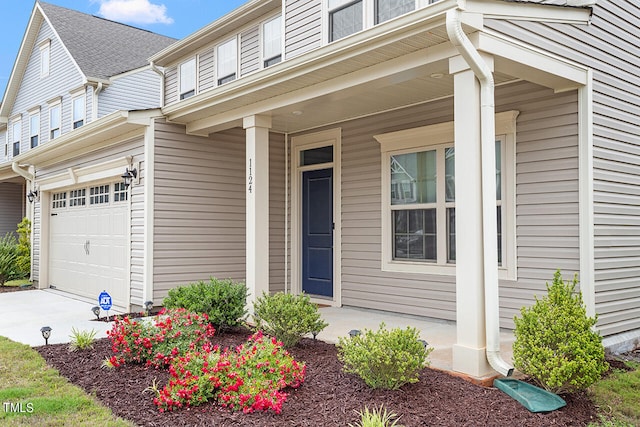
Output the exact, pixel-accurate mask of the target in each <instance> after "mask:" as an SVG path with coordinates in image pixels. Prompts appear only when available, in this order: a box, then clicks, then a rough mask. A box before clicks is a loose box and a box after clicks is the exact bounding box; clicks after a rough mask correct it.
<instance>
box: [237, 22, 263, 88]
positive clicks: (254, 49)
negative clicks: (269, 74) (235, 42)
mask: <svg viewBox="0 0 640 427" xmlns="http://www.w3.org/2000/svg"><path fill="white" fill-rule="evenodd" d="M260 68H261V67H260V30H259V27H257V26H256V27H252V28H250V29H248V30H247V31H244V32H243V33H242V34H240V76H244V75H247V74H249V73H251V72H253V71H257V70H259V69H260Z"/></svg>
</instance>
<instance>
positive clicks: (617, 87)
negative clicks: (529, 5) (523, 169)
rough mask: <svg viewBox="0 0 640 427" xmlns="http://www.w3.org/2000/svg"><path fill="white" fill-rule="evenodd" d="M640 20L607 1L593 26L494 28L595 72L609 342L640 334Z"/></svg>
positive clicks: (598, 256) (633, 6) (598, 244)
mask: <svg viewBox="0 0 640 427" xmlns="http://www.w3.org/2000/svg"><path fill="white" fill-rule="evenodd" d="M639 19H640V4H638V2H636V1H633V0H607V1H599V2H598V3H597V4H596V5H595V6H594V8H593V16H592V20H591V24H590V25H588V26H573V25H560V24H540V23H530V22H515V21H514V22H497V21H490V22H488V23H487V24H488V26H489V27H490V28H492V29H494V30H497V31H499V32H501V33H505V34H509V35H511V36H512V37H515V38H517V39H520V40H522V41H524V42H526V43H529V44H533V45H535V46H538V47H541V48H543V49H545V50H548V51H550V52H553V53H555V54H558V55H561V56H564V57H566V58H568V59H570V60H572V61H575V62H577V63H580V64H583V65H586V66H588V67H590V68H592V69H593V157H594V159H593V175H594V182H593V186H594V214H595V224H594V233H595V248H594V249H595V292H596V295H595V301H596V312H597V313H598V314H599V318H598V327H599V329H600V331H601V333H602V334H603V335H605V336H606V335H612V334H616V333H619V332H623V331H627V330H633V329H639V328H640V258H639V257H638V254H640V220H639V218H640V202H639V200H640V199H639V198H638V196H639V195H640V172H639V171H640V168H639V166H640V150H638V135H640V125H639V123H640V121H639V116H640V68H639V67H638V58H639V57H640V31H638V24H637V22H638V20H639ZM567 40H569V41H571V43H570V44H565V45H563V44H560V43H559V42H562V41H567Z"/></svg>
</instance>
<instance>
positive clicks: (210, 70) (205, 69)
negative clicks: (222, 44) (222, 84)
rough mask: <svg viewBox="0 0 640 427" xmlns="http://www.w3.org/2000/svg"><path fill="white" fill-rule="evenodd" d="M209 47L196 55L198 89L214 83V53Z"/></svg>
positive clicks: (208, 86) (204, 88)
mask: <svg viewBox="0 0 640 427" xmlns="http://www.w3.org/2000/svg"><path fill="white" fill-rule="evenodd" d="M214 52H215V51H214V49H213V48H210V49H207V50H206V51H204V52H201V53H200V54H199V55H198V91H199V92H202V91H205V90H207V89H210V88H212V87H214V86H215V84H216V70H215V65H214V64H215V63H214V59H215V54H214Z"/></svg>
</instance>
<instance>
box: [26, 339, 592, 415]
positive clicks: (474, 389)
mask: <svg viewBox="0 0 640 427" xmlns="http://www.w3.org/2000/svg"><path fill="white" fill-rule="evenodd" d="M247 337H248V332H247V331H246V330H245V331H232V332H227V333H225V334H218V335H216V336H215V337H214V340H213V341H214V342H216V343H218V344H220V345H221V346H222V347H226V346H235V345H238V344H240V343H241V342H243V341H244V340H245V339H246V338H247ZM67 348H68V347H67V345H65V344H59V345H49V346H43V347H37V348H36V350H37V351H39V352H40V354H41V355H42V356H43V357H44V358H45V359H46V360H47V363H48V364H49V365H51V366H53V367H55V368H56V369H58V370H59V371H60V373H61V374H62V375H64V376H65V377H67V378H69V380H70V381H71V382H72V383H74V384H77V385H79V386H80V387H82V388H83V389H84V390H86V391H87V392H88V393H95V395H96V396H97V397H98V399H99V400H100V401H102V402H103V403H104V404H105V405H106V406H108V407H109V408H110V409H111V410H112V411H113V413H114V414H116V415H118V416H120V417H122V418H126V419H128V420H131V421H132V422H134V423H135V424H136V425H140V426H205V425H207V426H210V425H215V426H260V427H268V426H279V427H280V426H314V427H316V426H347V425H348V424H349V423H355V422H356V421H358V420H359V416H358V415H357V413H356V411H359V410H362V409H363V408H364V407H365V406H368V407H369V408H373V407H376V406H379V405H380V404H384V405H385V407H386V408H388V409H389V410H391V411H393V412H395V413H397V414H399V415H401V419H400V423H401V424H402V425H405V426H407V427H410V426H528V427H531V426H533V427H535V426H551V425H552V426H584V425H587V424H588V423H589V422H591V421H594V420H595V419H596V412H595V407H594V405H593V404H592V403H591V401H590V400H589V399H588V398H587V396H586V395H585V394H583V393H579V394H573V395H569V396H565V400H566V401H567V406H566V407H565V408H562V409H560V410H558V411H555V412H552V413H547V414H533V413H531V412H529V411H528V410H527V409H525V408H524V407H522V406H521V405H520V404H519V403H517V402H516V401H515V400H513V399H511V398H509V397H508V396H507V395H505V394H503V393H502V392H500V391H499V390H497V389H494V388H483V387H480V386H476V385H473V384H471V383H469V382H467V381H464V380H462V379H460V378H456V377H453V376H451V375H448V374H446V373H444V372H440V371H435V370H431V369H425V370H424V371H423V372H422V374H421V376H420V381H419V382H418V383H416V384H411V385H406V386H404V387H402V388H401V389H400V390H397V391H384V390H372V389H370V388H369V387H367V386H366V385H365V384H364V383H363V382H362V380H360V379H359V378H358V377H356V376H354V375H350V374H345V373H343V372H342V365H341V363H340V362H339V361H338V359H337V356H336V347H335V346H334V345H331V344H327V343H324V342H322V341H314V340H311V339H304V340H303V341H302V342H301V344H300V345H299V346H298V347H296V348H294V349H293V350H292V351H291V353H292V354H293V355H294V356H295V357H296V358H297V359H298V360H302V361H304V362H306V364H307V377H306V380H305V382H304V384H303V385H302V387H300V388H299V389H296V390H291V393H290V395H289V398H288V400H287V401H286V403H285V404H284V408H283V412H282V414H280V415H277V414H274V413H270V412H267V413H253V414H243V413H241V412H235V413H232V412H229V411H228V410H226V409H221V408H219V407H218V406H216V405H215V404H212V403H208V404H206V405H203V406H200V407H196V408H191V409H184V410H180V411H176V412H173V413H168V414H161V413H159V412H158V410H157V409H156V408H155V406H154V405H153V403H152V395H151V394H150V393H149V392H146V393H145V391H144V390H145V388H147V387H148V386H150V385H151V384H152V383H153V381H154V380H155V381H156V383H157V384H158V385H159V386H163V385H164V384H165V383H166V382H167V380H168V373H167V372H166V371H163V370H155V369H146V368H144V367H141V366H126V367H122V368H118V369H101V368H100V366H101V364H102V361H103V360H104V359H105V357H107V356H110V355H111V354H112V353H111V347H110V342H109V340H108V339H102V340H98V341H97V342H96V345H95V348H94V351H84V352H74V353H70V352H69V351H68V350H67Z"/></svg>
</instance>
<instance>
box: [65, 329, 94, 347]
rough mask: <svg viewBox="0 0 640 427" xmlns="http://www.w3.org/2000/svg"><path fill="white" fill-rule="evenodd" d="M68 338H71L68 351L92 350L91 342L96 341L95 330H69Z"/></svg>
mask: <svg viewBox="0 0 640 427" xmlns="http://www.w3.org/2000/svg"><path fill="white" fill-rule="evenodd" d="M69 338H71V341H70V342H69V351H77V350H88V349H91V348H93V342H94V341H95V340H96V330H95V329H92V330H90V331H79V330H77V329H76V328H71V335H70V336H69Z"/></svg>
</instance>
